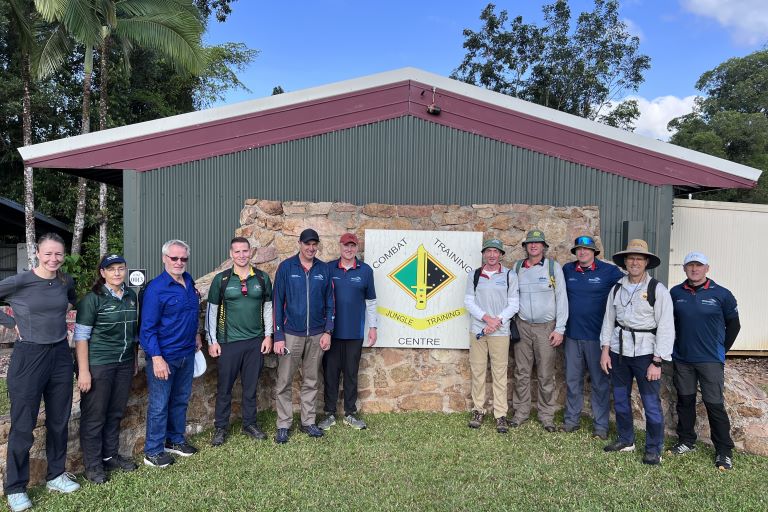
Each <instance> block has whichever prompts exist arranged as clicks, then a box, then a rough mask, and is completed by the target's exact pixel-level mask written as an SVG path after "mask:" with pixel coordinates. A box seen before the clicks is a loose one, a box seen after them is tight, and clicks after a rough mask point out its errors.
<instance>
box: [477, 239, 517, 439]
mask: <svg viewBox="0 0 768 512" xmlns="http://www.w3.org/2000/svg"><path fill="white" fill-rule="evenodd" d="M482 254H483V265H482V267H480V268H478V269H475V272H474V276H473V279H472V280H469V279H468V280H467V291H466V294H465V295H464V305H465V306H466V308H467V311H468V312H469V314H470V316H471V322H472V323H471V325H470V331H469V366H470V371H471V374H472V418H471V420H470V421H469V427H470V428H480V426H481V425H482V424H483V418H484V416H485V381H486V371H487V368H488V358H489V357H490V359H491V379H492V382H493V416H494V418H496V431H497V432H498V433H500V434H506V433H507V431H508V427H507V409H508V407H509V404H508V402H507V367H508V365H509V325H510V323H509V322H510V319H511V318H512V317H513V316H515V314H516V313H517V310H518V307H519V305H520V300H519V295H518V290H517V275H516V274H515V273H514V272H512V271H511V270H510V269H507V268H505V267H504V266H503V265H502V264H501V258H502V256H503V255H504V246H503V245H502V243H501V240H497V239H493V240H486V241H485V243H483V249H482Z"/></svg>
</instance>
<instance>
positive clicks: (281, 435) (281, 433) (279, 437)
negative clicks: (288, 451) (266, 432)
mask: <svg viewBox="0 0 768 512" xmlns="http://www.w3.org/2000/svg"><path fill="white" fill-rule="evenodd" d="M275 442H276V443H277V444H285V443H287V442H288V429H287V428H279V429H277V434H276V435H275Z"/></svg>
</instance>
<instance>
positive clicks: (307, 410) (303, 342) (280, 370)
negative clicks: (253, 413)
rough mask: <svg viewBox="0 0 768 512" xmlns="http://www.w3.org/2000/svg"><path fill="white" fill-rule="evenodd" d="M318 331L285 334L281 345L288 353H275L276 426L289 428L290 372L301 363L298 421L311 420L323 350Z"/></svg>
mask: <svg viewBox="0 0 768 512" xmlns="http://www.w3.org/2000/svg"><path fill="white" fill-rule="evenodd" d="M320 336H321V335H320V334H317V335H315V336H293V335H291V334H286V335H285V346H286V347H287V348H288V350H290V351H291V353H290V354H286V355H282V356H279V357H278V365H277V384H276V385H275V388H276V389H275V391H276V395H277V396H276V400H275V401H276V408H277V428H291V424H292V423H293V396H292V395H293V394H292V391H293V376H294V375H296V370H297V369H298V368H299V367H301V424H302V425H311V424H313V423H315V414H316V412H315V408H316V404H317V390H318V385H319V383H320V379H319V374H320V364H321V363H322V360H323V350H322V349H321V348H320Z"/></svg>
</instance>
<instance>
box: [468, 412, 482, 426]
mask: <svg viewBox="0 0 768 512" xmlns="http://www.w3.org/2000/svg"><path fill="white" fill-rule="evenodd" d="M483 418H485V414H483V413H482V412H480V411H472V419H471V420H469V428H480V427H481V426H482V425H483Z"/></svg>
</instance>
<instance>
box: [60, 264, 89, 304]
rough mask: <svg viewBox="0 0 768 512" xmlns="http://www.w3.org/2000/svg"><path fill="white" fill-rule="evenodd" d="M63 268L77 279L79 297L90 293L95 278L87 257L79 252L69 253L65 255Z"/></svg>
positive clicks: (76, 285)
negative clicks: (86, 260) (86, 259)
mask: <svg viewBox="0 0 768 512" xmlns="http://www.w3.org/2000/svg"><path fill="white" fill-rule="evenodd" d="M94 267H95V264H94ZM61 270H62V271H63V272H66V273H67V274H69V275H71V276H72V278H73V279H74V280H75V291H76V292H77V297H78V298H80V297H82V296H84V295H85V294H86V293H88V289H89V288H90V287H91V284H92V280H93V272H92V270H91V269H90V268H88V265H87V264H86V262H85V258H83V257H82V256H80V255H79V254H67V255H66V256H64V264H63V265H61Z"/></svg>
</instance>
